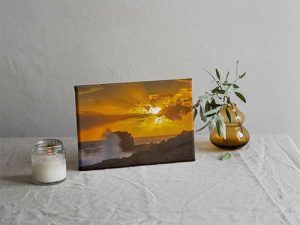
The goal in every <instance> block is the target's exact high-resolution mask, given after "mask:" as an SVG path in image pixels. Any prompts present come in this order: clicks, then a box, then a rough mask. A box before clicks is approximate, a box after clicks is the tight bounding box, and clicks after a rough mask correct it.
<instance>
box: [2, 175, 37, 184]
mask: <svg viewBox="0 0 300 225" xmlns="http://www.w3.org/2000/svg"><path fill="white" fill-rule="evenodd" d="M0 181H6V182H9V183H17V184H27V185H28V184H34V183H33V181H32V176H31V175H11V176H0Z"/></svg>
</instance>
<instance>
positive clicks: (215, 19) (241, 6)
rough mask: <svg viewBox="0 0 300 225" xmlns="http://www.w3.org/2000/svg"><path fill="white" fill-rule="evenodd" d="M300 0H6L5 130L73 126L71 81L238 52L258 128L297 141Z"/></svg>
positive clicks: (225, 58) (155, 73)
mask: <svg viewBox="0 0 300 225" xmlns="http://www.w3.org/2000/svg"><path fill="white" fill-rule="evenodd" d="M299 12H300V3H299V1H250V0H249V1H243V2H238V1H198V2H190V1H188V2H187V1H182V2H175V1H133V0H132V1H119V2H117V1H108V0H107V1H88V2H87V1H81V2H79V1H20V2H17V1H2V2H1V39H0V44H1V45H0V46H1V49H0V52H1V62H0V63H1V71H0V75H1V82H0V88H1V89H0V91H1V106H0V107H1V108H0V112H1V136H2V137H23V136H60V135H64V136H75V134H76V119H75V107H74V91H73V85H75V84H91V83H103V82H121V81H137V80H153V79H166V78H180V77H193V79H194V83H193V84H194V97H196V96H197V95H198V94H200V93H202V92H203V91H205V90H207V89H208V88H209V81H210V78H209V77H208V76H207V75H206V74H205V72H203V70H202V69H201V67H202V66H204V67H206V68H208V69H210V70H213V68H214V67H215V66H221V67H222V68H223V69H224V70H228V69H233V68H234V62H235V60H236V59H237V58H239V59H240V62H241V63H240V68H241V70H244V71H247V73H248V75H247V77H246V78H245V79H244V80H243V81H242V82H241V86H242V87H243V89H244V93H245V95H246V96H247V99H248V103H247V104H246V105H245V104H242V103H240V108H241V109H242V111H244V113H245V114H246V124H245V125H246V127H247V128H249V130H250V132H251V133H252V134H259V133H289V134H290V135H291V136H292V137H293V139H294V140H295V142H296V143H297V145H298V147H300V139H299V137H300V105H299V104H300V100H299V99H300V90H299V89H300V41H299V40H300V13H299Z"/></svg>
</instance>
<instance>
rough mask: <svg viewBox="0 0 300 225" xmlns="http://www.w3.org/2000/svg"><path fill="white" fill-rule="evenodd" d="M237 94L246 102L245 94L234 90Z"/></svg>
mask: <svg viewBox="0 0 300 225" xmlns="http://www.w3.org/2000/svg"><path fill="white" fill-rule="evenodd" d="M234 93H235V94H236V96H238V97H239V98H240V99H241V100H242V101H243V102H245V103H246V99H245V97H244V95H242V94H241V93H240V92H237V91H235V92H234Z"/></svg>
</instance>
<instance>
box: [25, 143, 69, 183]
mask: <svg viewBox="0 0 300 225" xmlns="http://www.w3.org/2000/svg"><path fill="white" fill-rule="evenodd" d="M31 164H32V178H33V181H34V182H35V183H37V184H55V183H58V182H61V181H63V180H65V179H66V175H67V169H66V151H65V149H64V146H63V143H62V142H61V141H60V140H56V139H43V140H40V141H39V142H37V143H36V144H35V145H34V148H33V149H32V153H31Z"/></svg>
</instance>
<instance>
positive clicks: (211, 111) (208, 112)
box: [203, 107, 220, 116]
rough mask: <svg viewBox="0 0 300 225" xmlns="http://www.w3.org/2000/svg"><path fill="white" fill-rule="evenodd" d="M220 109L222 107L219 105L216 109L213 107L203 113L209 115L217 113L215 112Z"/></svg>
mask: <svg viewBox="0 0 300 225" xmlns="http://www.w3.org/2000/svg"><path fill="white" fill-rule="evenodd" d="M219 110H220V107H217V108H215V109H212V110H210V111H207V112H205V113H203V115H204V116H206V115H209V114H215V113H217V112H219Z"/></svg>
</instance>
